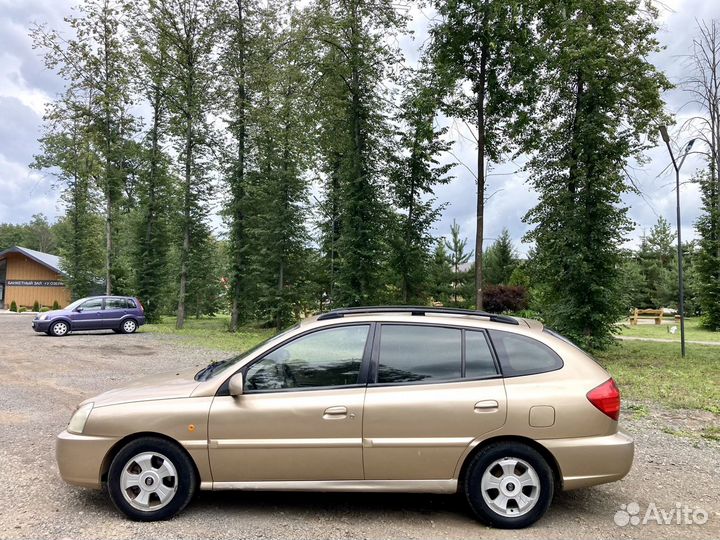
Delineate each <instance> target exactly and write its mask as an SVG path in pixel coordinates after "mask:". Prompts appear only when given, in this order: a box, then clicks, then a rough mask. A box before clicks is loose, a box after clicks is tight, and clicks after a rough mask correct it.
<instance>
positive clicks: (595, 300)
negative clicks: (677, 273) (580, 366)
mask: <svg viewBox="0 0 720 540" xmlns="http://www.w3.org/2000/svg"><path fill="white" fill-rule="evenodd" d="M655 17H656V11H655V9H654V8H653V7H652V6H644V7H643V8H642V9H641V7H640V5H639V3H638V2H635V1H633V0H616V1H609V0H602V1H598V0H573V1H571V2H551V3H548V4H545V5H544V6H543V9H542V12H541V19H540V21H539V24H538V31H539V33H540V40H541V45H542V49H543V51H544V58H543V64H542V66H541V69H538V71H537V73H538V84H539V85H540V87H541V88H542V96H541V99H540V100H539V101H538V103H539V106H538V109H537V111H536V121H537V125H538V126H542V129H538V130H537V131H536V132H535V133H533V135H532V137H531V138H530V140H529V141H527V142H528V143H529V144H528V145H529V146H530V147H531V148H533V149H534V150H535V155H534V158H533V159H532V160H531V162H530V170H531V172H532V176H531V179H532V180H531V181H532V185H533V187H534V188H535V190H536V191H537V192H538V194H539V203H538V205H537V206H536V207H535V208H533V209H532V210H531V211H530V212H529V213H528V214H527V216H526V217H525V220H526V222H527V223H529V224H531V225H533V226H534V229H533V230H532V231H531V232H530V233H529V234H528V239H530V240H532V241H534V242H535V243H536V249H537V252H536V257H535V261H533V265H534V267H535V269H536V272H535V273H536V276H535V277H536V280H537V282H538V283H539V284H540V286H541V287H542V290H543V302H544V306H543V317H544V318H545V320H546V322H547V323H548V325H549V326H552V327H553V328H555V329H557V330H558V331H559V332H561V333H564V334H566V335H567V336H568V337H570V338H571V339H574V340H575V341H576V342H577V343H579V344H581V345H583V346H586V347H589V348H601V347H604V346H606V345H608V344H609V343H611V342H612V331H613V328H614V325H615V324H616V323H617V321H618V320H620V318H621V317H622V316H624V315H625V312H624V308H623V300H622V294H621V293H620V290H621V284H622V276H621V274H620V269H621V263H622V251H621V248H620V246H621V244H622V243H623V242H624V240H625V237H626V234H627V233H628V232H629V230H630V222H629V220H628V217H627V209H626V208H625V207H623V206H622V204H621V195H622V194H623V193H625V192H626V191H628V190H630V189H631V187H630V183H629V182H628V181H627V180H626V178H625V176H624V170H623V166H624V164H625V163H626V162H627V160H629V159H631V158H636V159H642V152H643V149H644V148H645V146H646V144H648V143H647V140H646V139H645V135H649V136H650V139H651V140H652V139H653V138H654V137H655V131H656V129H655V128H654V126H656V125H657V121H658V118H661V119H662V117H663V102H662V99H661V97H660V93H661V91H662V90H663V89H664V88H667V87H668V86H669V83H668V81H667V79H666V78H665V76H664V75H662V74H660V73H659V72H658V71H657V69H656V68H655V67H654V66H653V65H652V64H650V63H649V61H648V60H647V58H648V56H650V55H651V54H652V53H653V52H654V51H656V50H657V49H658V44H657V41H656V40H655V38H654V37H653V36H654V33H655V32H656V30H657V23H656V20H655Z"/></svg>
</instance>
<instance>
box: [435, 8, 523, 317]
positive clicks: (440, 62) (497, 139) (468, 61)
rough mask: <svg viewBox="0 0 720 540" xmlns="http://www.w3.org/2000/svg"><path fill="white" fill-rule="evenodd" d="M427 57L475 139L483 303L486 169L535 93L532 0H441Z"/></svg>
mask: <svg viewBox="0 0 720 540" xmlns="http://www.w3.org/2000/svg"><path fill="white" fill-rule="evenodd" d="M433 5H434V6H435V8H436V9H437V11H438V13H439V15H440V22H439V23H437V24H435V25H434V26H432V27H431V29H430V35H431V44H430V48H429V56H430V58H431V60H432V62H433V64H434V66H435V69H436V71H437V73H438V75H439V79H440V81H441V87H442V88H443V89H444V91H445V92H446V94H447V99H446V107H445V109H446V113H447V114H448V115H450V116H452V117H455V118H459V119H461V120H463V121H464V122H465V123H466V124H467V125H469V126H471V127H472V130H473V131H474V133H473V136H474V137H475V139H476V142H477V169H476V175H475V178H476V181H477V193H476V232H475V294H474V297H475V298H474V300H475V305H476V306H477V309H482V289H483V234H484V215H485V190H486V167H487V164H488V162H489V161H494V162H498V161H499V160H500V159H501V156H502V155H503V153H504V152H506V151H507V150H509V149H510V148H511V146H512V145H511V140H512V134H513V133H514V131H515V130H516V129H520V128H522V126H523V125H524V123H525V120H526V119H527V106H528V104H530V103H532V102H533V98H534V95H535V88H534V87H535V84H534V81H535V76H536V74H535V65H534V62H533V58H532V52H533V51H534V47H532V42H533V38H534V35H535V34H534V32H533V13H532V11H531V10H530V9H529V6H531V5H533V3H531V2H527V1H520V0H451V1H447V2H446V1H444V0H436V1H434V2H433Z"/></svg>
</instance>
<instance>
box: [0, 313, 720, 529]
mask: <svg viewBox="0 0 720 540" xmlns="http://www.w3.org/2000/svg"><path fill="white" fill-rule="evenodd" d="M30 320H31V316H29V315H22V314H0V486H2V489H1V491H0V538H42V539H45V538H82V539H84V538H88V539H91V538H92V539H94V538H471V537H472V538H478V537H483V538H536V537H541V538H565V537H572V538H592V539H598V538H611V537H612V538H625V537H627V538H652V539H656V538H703V539H705V538H707V539H709V538H718V537H720V496H718V493H719V492H720V443H718V442H717V441H712V440H707V439H704V438H702V437H700V432H701V430H702V429H703V428H704V427H707V426H708V425H718V424H720V419H719V418H718V417H715V416H713V415H712V414H710V413H707V414H704V413H699V412H697V411H677V410H672V411H670V410H664V409H662V408H659V407H657V406H655V405H653V404H643V407H642V408H640V409H638V408H637V406H636V407H635V409H634V410H635V411H638V410H641V411H642V414H637V412H635V413H633V411H631V410H626V411H625V412H624V413H623V414H624V416H623V418H622V420H621V421H622V424H623V428H624V429H625V430H626V431H628V432H629V433H630V434H632V435H633V436H634V437H635V441H636V448H637V450H636V458H635V464H634V467H633V469H632V471H631V473H630V474H629V475H628V476H627V477H626V478H625V479H624V480H623V481H621V482H616V483H614V484H608V485H605V486H599V487H594V488H589V489H584V490H579V491H573V492H568V493H560V494H558V495H557V496H556V498H555V501H554V502H553V505H552V506H551V508H550V511H549V512H548V514H547V515H546V516H545V517H544V518H543V519H542V520H541V521H540V522H539V523H538V524H537V525H535V526H534V527H533V528H531V529H528V530H524V531H500V530H492V529H488V528H486V527H484V526H482V525H480V524H478V523H477V522H475V521H474V520H473V519H472V517H471V516H470V515H469V513H468V511H467V510H466V508H465V506H464V504H463V502H462V500H461V499H460V498H459V497H456V496H437V495H433V496H430V495H399V494H393V495H377V494H307V493H305V494H303V493H240V492H237V493H232V492H231V493H228V492H224V493H207V492H204V493H200V494H199V495H198V496H197V498H196V499H195V500H194V501H193V503H191V505H190V506H189V507H188V509H187V510H185V512H183V513H182V514H181V515H180V516H178V517H177V518H175V519H173V520H171V521H169V522H163V523H134V522H131V521H128V520H126V519H124V518H123V517H122V516H121V515H120V514H118V513H117V512H116V511H115V509H114V508H113V507H112V505H111V504H110V502H109V501H108V500H107V498H106V497H105V496H104V494H102V493H100V492H95V491H91V490H85V489H81V488H75V487H72V486H69V485H66V484H65V483H64V482H62V480H61V479H60V477H59V475H58V472H57V468H56V465H55V456H54V444H55V441H54V437H55V435H56V434H57V433H58V432H59V431H61V430H62V429H64V427H65V425H66V423H67V421H68V419H69V417H70V414H71V412H72V410H73V409H74V407H75V406H76V404H77V403H78V402H79V401H81V400H82V399H85V398H86V397H89V396H92V395H94V394H97V393H99V392H101V391H104V390H107V389H109V388H112V387H114V386H117V385H119V384H121V383H123V382H125V381H128V380H130V379H133V378H136V377H138V376H141V375H145V374H148V373H153V372H158V371H163V370H171V369H175V368H178V367H185V366H191V365H204V364H206V363H207V362H209V361H211V360H214V359H219V358H221V357H223V353H218V352H214V351H207V350H198V349H193V348H190V347H188V346H186V345H185V344H183V343H182V342H181V341H180V340H179V339H178V338H174V337H172V336H159V335H154V334H149V333H143V332H139V333H137V334H135V335H129V336H126V335H116V334H113V333H112V332H103V333H85V334H73V335H69V336H67V337H64V338H51V337H48V336H45V335H44V334H35V333H34V332H33V331H32V329H31V328H30ZM636 405H637V404H636ZM671 433H682V434H683V436H678V435H677V434H671ZM631 503H637V505H639V514H638V516H639V517H640V518H642V517H643V516H644V515H645V513H646V511H647V509H648V507H649V506H650V505H651V504H654V505H656V507H657V510H658V513H657V514H653V515H656V516H659V515H660V512H661V511H664V512H666V513H667V512H675V511H676V503H679V504H680V505H686V506H687V507H689V508H691V509H695V508H699V509H703V510H705V511H706V512H707V513H708V520H707V522H706V523H705V524H702V525H700V524H692V525H685V524H677V523H673V524H670V525H666V524H663V525H657V524H656V523H652V522H651V523H649V524H645V525H643V524H639V525H633V524H627V525H624V526H619V525H617V524H616V523H615V519H614V518H615V517H616V513H617V512H619V511H620V512H621V513H620V514H618V516H617V517H618V518H623V517H624V518H625V519H626V520H627V519H628V518H629V516H628V514H626V513H622V510H623V509H624V507H622V506H621V505H628V504H631ZM629 509H630V510H635V509H636V507H635V505H631V506H630V507H629ZM671 517H672V518H673V519H674V517H675V514H673V515H672V516H671Z"/></svg>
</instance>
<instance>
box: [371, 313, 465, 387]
mask: <svg viewBox="0 0 720 540" xmlns="http://www.w3.org/2000/svg"><path fill="white" fill-rule="evenodd" d="M461 337H462V334H461V332H460V330H457V329H454V328H435V327H432V326H403V325H383V327H382V333H381V336H380V359H379V366H378V376H377V381H378V382H379V383H394V382H412V381H424V380H428V379H432V380H443V379H459V378H460V376H461V373H460V368H461V363H462V349H461V345H460V343H461Z"/></svg>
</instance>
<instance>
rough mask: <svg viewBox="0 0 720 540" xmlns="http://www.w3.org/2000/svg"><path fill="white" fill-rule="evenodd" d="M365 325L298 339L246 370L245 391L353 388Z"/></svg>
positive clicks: (355, 381) (327, 330) (330, 330)
mask: <svg viewBox="0 0 720 540" xmlns="http://www.w3.org/2000/svg"><path fill="white" fill-rule="evenodd" d="M369 329H370V326H369V325H357V326H340V327H336V328H330V329H326V330H320V331H318V332H313V333H312V334H308V335H305V336H302V337H299V338H297V339H295V340H293V341H291V342H290V343H288V344H286V345H283V346H282V347H279V348H277V349H275V350H274V351H272V352H271V353H269V354H267V355H266V356H264V357H263V358H262V359H261V360H259V361H257V362H255V363H254V364H252V365H251V366H250V368H249V369H248V370H247V372H246V376H245V380H246V383H245V386H246V388H247V389H248V391H250V392H252V391H254V390H256V391H264V390H281V389H292V388H318V387H326V386H344V385H348V384H357V382H358V376H359V375H360V364H361V363H362V358H363V353H364V351H365V342H366V341H367V336H368V331H369Z"/></svg>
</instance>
